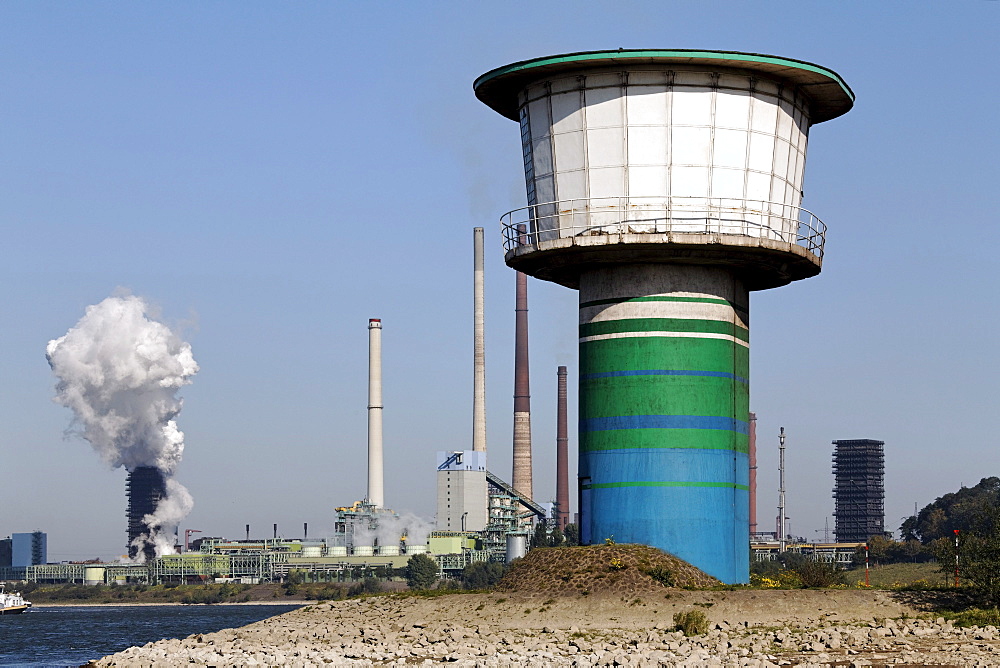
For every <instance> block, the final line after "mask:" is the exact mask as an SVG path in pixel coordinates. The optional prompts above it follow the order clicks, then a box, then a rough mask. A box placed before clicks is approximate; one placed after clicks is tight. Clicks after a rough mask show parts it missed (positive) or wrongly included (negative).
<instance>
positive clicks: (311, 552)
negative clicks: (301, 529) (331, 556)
mask: <svg viewBox="0 0 1000 668" xmlns="http://www.w3.org/2000/svg"><path fill="white" fill-rule="evenodd" d="M302 556H303V557H309V558H318V557H322V556H323V546H322V545H303V546H302Z"/></svg>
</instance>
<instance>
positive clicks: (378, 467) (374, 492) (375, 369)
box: [368, 318, 384, 508]
mask: <svg viewBox="0 0 1000 668" xmlns="http://www.w3.org/2000/svg"><path fill="white" fill-rule="evenodd" d="M368 503H370V504H371V505H373V506H375V507H376V508H381V507H382V506H383V504H384V499H383V495H382V321H381V320H379V319H378V318H372V319H371V320H369V321H368Z"/></svg>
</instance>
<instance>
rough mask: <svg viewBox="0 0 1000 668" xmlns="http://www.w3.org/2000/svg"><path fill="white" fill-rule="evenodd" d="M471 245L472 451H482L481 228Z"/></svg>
mask: <svg viewBox="0 0 1000 668" xmlns="http://www.w3.org/2000/svg"><path fill="white" fill-rule="evenodd" d="M472 246H473V253H472V255H473V260H472V265H473V304H474V306H473V312H474V315H473V320H474V327H473V346H472V347H473V353H472V356H473V360H472V368H473V373H472V449H473V450H475V451H476V452H486V334H485V324H486V315H485V309H484V301H485V288H484V285H485V284H484V275H485V274H484V269H483V268H484V262H483V228H481V227H476V228H474V229H473V230H472Z"/></svg>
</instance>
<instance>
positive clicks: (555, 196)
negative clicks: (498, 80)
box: [535, 81, 560, 244]
mask: <svg viewBox="0 0 1000 668" xmlns="http://www.w3.org/2000/svg"><path fill="white" fill-rule="evenodd" d="M542 85H543V87H544V88H545V112H546V113H547V114H548V116H549V119H548V120H549V124H548V128H547V130H546V135H547V136H548V139H549V162H551V163H552V167H551V169H552V201H553V202H558V201H559V168H558V167H557V166H556V121H555V116H554V115H553V114H552V82H550V81H546V82H545V83H544V84H542ZM546 208H548V207H546ZM558 209H559V207H556V211H555V212H554V213H555V214H556V216H555V219H554V220H553V221H552V222H553V223H554V224H555V225H556V227H557V229H558V227H559V224H560V223H559V217H558ZM535 215H536V217H537V211H536V212H535ZM535 227H536V229H537V227H538V225H537V223H536V225H535ZM557 234H559V233H558V232H557ZM538 242H539V238H538V234H537V232H536V234H535V243H536V244H537V243H538Z"/></svg>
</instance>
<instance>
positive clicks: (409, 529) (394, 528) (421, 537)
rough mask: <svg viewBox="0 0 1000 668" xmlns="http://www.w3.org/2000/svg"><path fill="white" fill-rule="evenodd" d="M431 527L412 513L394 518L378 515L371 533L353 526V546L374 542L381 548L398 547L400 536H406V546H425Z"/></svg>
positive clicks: (366, 529) (369, 530)
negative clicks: (387, 546)
mask: <svg viewBox="0 0 1000 668" xmlns="http://www.w3.org/2000/svg"><path fill="white" fill-rule="evenodd" d="M432 529H433V525H432V524H431V523H430V522H428V521H427V520H425V519H422V518H420V517H417V516H416V515H414V514H413V513H403V514H402V515H400V516H399V517H394V516H393V515H390V514H388V513H384V514H380V515H379V517H378V527H377V528H376V529H375V530H374V531H373V530H371V529H369V528H368V527H366V526H364V525H355V526H354V545H373V544H374V543H375V540H376V539H377V540H378V544H379V545H381V546H386V545H399V540H400V537H401V536H406V544H407V545H426V544H427V537H428V536H430V533H431V530H432Z"/></svg>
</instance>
